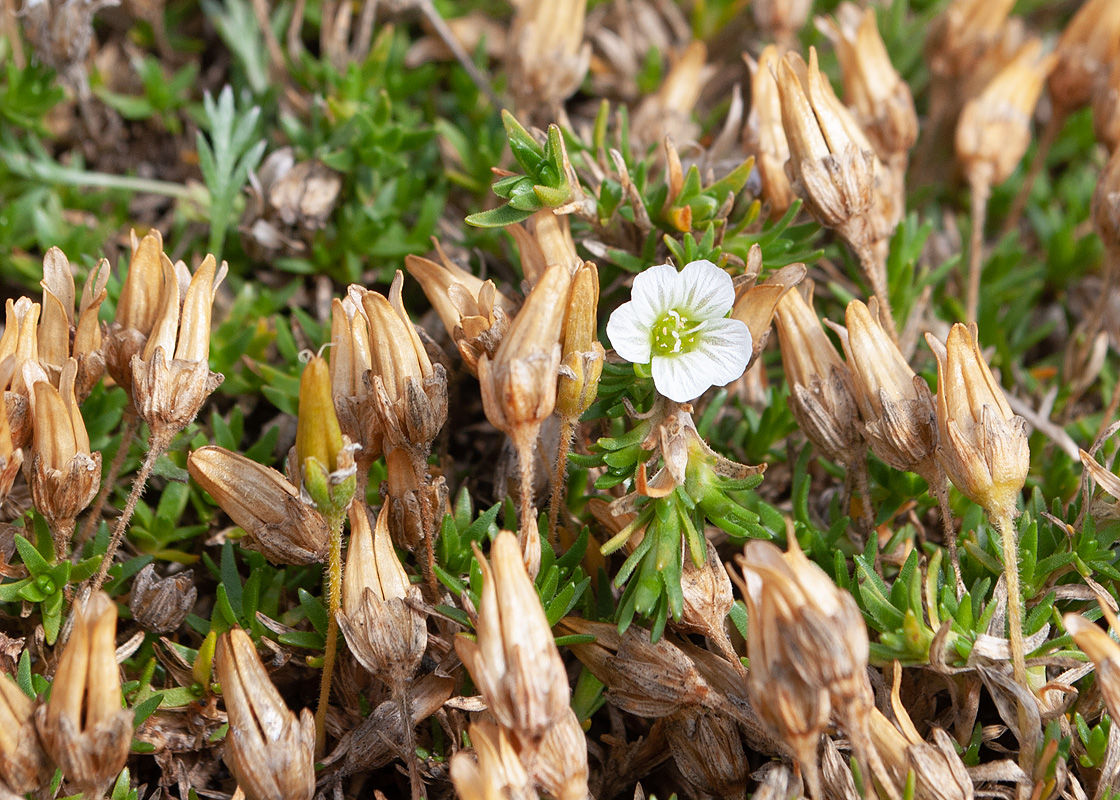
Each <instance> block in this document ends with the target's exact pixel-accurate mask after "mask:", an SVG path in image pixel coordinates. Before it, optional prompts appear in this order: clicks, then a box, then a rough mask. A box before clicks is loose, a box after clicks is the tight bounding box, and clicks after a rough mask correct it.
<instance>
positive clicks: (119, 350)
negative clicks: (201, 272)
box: [105, 228, 173, 400]
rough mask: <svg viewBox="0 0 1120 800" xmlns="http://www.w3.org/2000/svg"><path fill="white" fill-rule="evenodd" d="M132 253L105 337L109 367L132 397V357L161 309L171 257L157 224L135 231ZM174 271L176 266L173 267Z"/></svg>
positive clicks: (109, 371) (145, 339)
mask: <svg viewBox="0 0 1120 800" xmlns="http://www.w3.org/2000/svg"><path fill="white" fill-rule="evenodd" d="M130 235H131V237H132V257H131V259H130V261H129V265H128V274H127V275H126V276H125V279H124V285H123V286H121V295H120V298H119V299H118V300H117V316H116V319H115V320H114V321H113V323H112V324H111V325H110V326H109V332H108V335H107V337H106V339H105V369H106V370H107V371H108V373H109V375H110V377H112V379H113V380H114V381H115V382H116V384H117V385H118V386H120V387H121V388H122V389H124V390H125V392H127V393H128V396H129V399H130V400H132V357H133V356H135V355H139V354H140V352H141V351H142V350H143V349H144V345H145V343H146V342H147V341H148V336H149V335H150V334H151V332H152V329H153V328H155V326H156V320H157V319H158V317H159V313H160V300H161V298H162V297H163V282H164V280H165V275H166V274H167V273H166V271H165V267H172V268H173V265H172V264H171V259H170V258H168V257H167V254H166V253H164V252H163V237H162V236H161V235H160V232H159V231H158V230H156V229H155V228H152V229H151V230H150V231H148V232H147V233H146V234H145V235H144V238H143V239H138V238H137V236H136V231H132V232H131V234H130ZM172 272H173V269H172Z"/></svg>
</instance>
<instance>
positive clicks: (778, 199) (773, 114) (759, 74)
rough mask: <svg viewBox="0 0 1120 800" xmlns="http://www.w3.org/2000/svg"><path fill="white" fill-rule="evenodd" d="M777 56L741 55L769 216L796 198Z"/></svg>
mask: <svg viewBox="0 0 1120 800" xmlns="http://www.w3.org/2000/svg"><path fill="white" fill-rule="evenodd" d="M778 57H779V54H778V47H777V45H773V44H771V45H767V46H766V47H765V48H763V50H762V52H761V53H760V54H759V56H758V62H757V63H756V62H755V61H754V60H753V59H751V57H750V56H748V55H746V54H744V56H743V58H744V59H745V60H746V62H747V66H748V67H749V68H750V70H751V111H750V114H749V115H748V117H747V131H748V136H749V137H750V138H751V139H752V140H753V142H752V143H753V148H752V149H753V150H754V152H755V154H756V159H755V164H756V165H757V166H758V174H759V177H760V178H761V179H762V197H763V199H764V200H765V201H766V202H767V203H769V204H770V218H771V219H776V218H778V217H781V216H782V215H783V214H785V213H786V211H787V210H788V209H789V207H790V206H791V205H793V201H794V200H795V199H797V195H795V194H794V193H793V187H792V186H791V185H790V182H789V177H788V176H787V175H786V162H787V161H789V143H788V142H787V141H786V133H785V129H784V128H783V127H782V101H781V96H780V95H779V93H778V79H777V78H776V77H775V76H776V74H777V69H778ZM752 333H753V331H752ZM756 341H757V339H756Z"/></svg>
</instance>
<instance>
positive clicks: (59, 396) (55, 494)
mask: <svg viewBox="0 0 1120 800" xmlns="http://www.w3.org/2000/svg"><path fill="white" fill-rule="evenodd" d="M77 371H78V362H77V361H75V360H74V359H73V358H68V359H67V360H66V365H65V366H64V367H63V369H62V375H61V378H60V382H61V386H60V388H59V389H55V388H54V387H53V386H52V385H51V384H50V383H49V382H48V381H47V380H45V379H43V380H39V381H36V382H35V383H34V385H33V386H32V390H33V396H32V397H33V402H32V416H33V418H34V420H35V432H34V433H35V437H34V442H33V443H32V446H31V469H30V473H29V481H28V482H29V483H30V485H31V499H32V500H33V501H34V502H35V507H36V508H37V509H38V510H39V513H41V514H42V515H43V516H44V517H46V519H47V522H48V523H49V524H50V526H51V531H52V533H53V534H54V535H55V549H56V552H58V553H62V552H63V550H62V549H60V548H64V546H65V543H66V541H68V540H69V538H70V535H71V534H72V533H73V528H74V519H75V518H76V517H77V516H78V514H79V513H81V511H82V510H83V509H84V508H85V507H86V506H88V505H89V503H90V501H91V500H93V496H94V495H95V494H97V489H98V486H99V485H100V482H101V453H93V452H91V451H90V445H89V434H87V433H86V424H85V421H84V420H83V419H82V412H81V410H80V409H79V408H78V400H77V398H76V397H75V396H74V380H75V376H76V375H77Z"/></svg>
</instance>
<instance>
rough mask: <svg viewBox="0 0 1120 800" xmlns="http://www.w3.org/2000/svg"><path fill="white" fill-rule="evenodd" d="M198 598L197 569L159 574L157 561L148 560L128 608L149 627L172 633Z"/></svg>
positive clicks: (149, 629)
mask: <svg viewBox="0 0 1120 800" xmlns="http://www.w3.org/2000/svg"><path fill="white" fill-rule="evenodd" d="M196 599H198V589H197V588H196V587H195V585H194V571H193V570H189V569H188V570H187V571H186V572H179V573H177V574H175V575H168V576H167V577H166V578H159V577H157V576H156V568H155V565H154V564H148V566H146V567H144V569H142V570H140V573H139V574H138V575H137V576H136V578H135V579H134V580H133V581H132V595H131V597H129V600H128V609H129V611H131V612H132V617H133V619H135V620H136V621H137V622H139V623H140V625H141V626H142V627H143V628H144V629H145V630H148V631H152V632H154V633H170V632H171V631H173V630H175V629H177V628H178V627H179V626H180V625H182V624H183V620H184V619H185V618H186V616H187V614H189V613H190V610H191V609H192V608H194V601H195V600H196Z"/></svg>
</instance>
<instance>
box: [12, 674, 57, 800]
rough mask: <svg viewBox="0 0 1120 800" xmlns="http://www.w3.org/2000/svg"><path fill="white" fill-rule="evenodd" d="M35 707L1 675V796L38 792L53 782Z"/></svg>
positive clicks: (18, 689) (14, 684) (13, 682)
mask: <svg viewBox="0 0 1120 800" xmlns="http://www.w3.org/2000/svg"><path fill="white" fill-rule="evenodd" d="M34 708H35V707H34V703H33V702H32V700H31V698H30V697H28V696H27V695H25V694H24V693H23V690H22V689H20V688H19V686H17V685H16V682H15V681H13V680H12V679H11V677H10V676H8V675H0V794H3V789H4V788H5V787H6V788H7V790H8V791H9V792H12V793H13V794H16V795H26V794H28V793H29V792H37V791H39V790H40V789H42V788H43V787H45V786H47V784H48V783H49V781H50V779H51V772H52V770H51V766H50V762H49V761H48V760H47V754H46V753H45V752H44V751H43V744H42V742H40V741H39V734H38V733H37V732H36V730H35V720H34V718H33V712H34Z"/></svg>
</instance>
